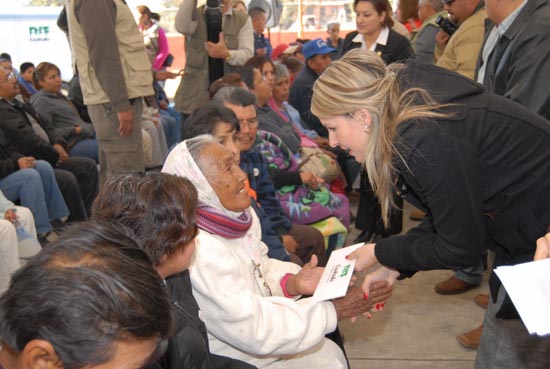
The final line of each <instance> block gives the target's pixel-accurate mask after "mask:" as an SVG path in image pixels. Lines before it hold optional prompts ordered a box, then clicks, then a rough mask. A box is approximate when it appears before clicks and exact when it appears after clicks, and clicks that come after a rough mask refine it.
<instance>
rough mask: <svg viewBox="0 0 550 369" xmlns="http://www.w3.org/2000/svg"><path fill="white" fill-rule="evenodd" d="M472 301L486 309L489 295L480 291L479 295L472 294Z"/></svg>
mask: <svg viewBox="0 0 550 369" xmlns="http://www.w3.org/2000/svg"><path fill="white" fill-rule="evenodd" d="M474 302H475V303H476V304H478V305H479V306H481V307H482V308H484V309H485V310H487V306H488V305H489V295H487V294H484V293H480V294H479V295H475V296H474Z"/></svg>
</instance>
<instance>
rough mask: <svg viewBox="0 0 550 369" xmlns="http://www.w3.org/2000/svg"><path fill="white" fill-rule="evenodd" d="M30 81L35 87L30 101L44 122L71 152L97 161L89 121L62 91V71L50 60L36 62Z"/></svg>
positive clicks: (97, 154)
mask: <svg viewBox="0 0 550 369" xmlns="http://www.w3.org/2000/svg"><path fill="white" fill-rule="evenodd" d="M32 79H33V84H34V87H35V88H36V89H37V90H38V91H37V92H36V93H35V94H34V95H32V97H31V99H30V100H31V104H32V106H33V108H34V109H35V110H36V112H37V113H38V114H40V116H41V117H42V119H44V120H45V121H46V122H47V123H49V124H51V125H52V126H54V127H55V128H56V129H57V130H59V131H60V132H61V135H62V136H63V138H64V139H65V140H66V141H67V142H66V149H67V150H66V151H67V152H68V153H69V155H71V156H84V157H87V158H92V159H94V160H95V161H96V162H99V153H98V148H97V141H96V139H95V132H94V128H93V126H92V124H91V123H88V122H85V121H84V120H82V118H81V117H80V115H78V110H77V109H76V107H75V106H74V105H73V103H72V102H71V101H70V100H69V99H67V98H66V97H65V95H63V94H62V93H61V84H62V83H63V81H62V80H61V71H60V70H59V68H58V67H57V66H56V65H55V64H52V63H48V62H43V63H40V64H38V65H37V66H36V68H35V70H34V73H33V77H32Z"/></svg>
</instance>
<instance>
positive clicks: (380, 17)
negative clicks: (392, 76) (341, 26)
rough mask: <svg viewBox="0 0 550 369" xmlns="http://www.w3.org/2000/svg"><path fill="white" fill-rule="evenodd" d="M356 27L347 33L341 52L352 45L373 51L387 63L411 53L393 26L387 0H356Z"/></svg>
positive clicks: (354, 6) (406, 43)
mask: <svg viewBox="0 0 550 369" xmlns="http://www.w3.org/2000/svg"><path fill="white" fill-rule="evenodd" d="M353 10H354V11H355V23H356V25H357V31H353V32H350V33H348V34H347V36H346V38H345V39H344V44H343V46H342V55H344V54H346V53H347V52H348V51H349V50H351V49H356V48H361V49H365V50H370V51H374V52H375V53H376V54H378V56H380V57H381V58H382V59H383V60H384V62H385V63H386V64H390V63H393V62H396V61H402V60H405V59H408V58H410V57H411V56H413V55H414V51H413V49H412V46H411V43H410V42H409V40H407V38H406V37H405V36H402V35H400V34H399V33H397V32H396V31H394V30H393V29H392V26H393V19H392V17H391V7H390V3H389V1H388V0H355V1H354V2H353Z"/></svg>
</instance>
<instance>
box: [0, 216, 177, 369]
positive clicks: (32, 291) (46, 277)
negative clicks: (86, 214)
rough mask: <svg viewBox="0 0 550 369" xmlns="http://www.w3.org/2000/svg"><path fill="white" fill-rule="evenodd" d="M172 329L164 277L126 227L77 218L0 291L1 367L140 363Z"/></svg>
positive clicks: (158, 350) (74, 368) (90, 368)
mask: <svg viewBox="0 0 550 369" xmlns="http://www.w3.org/2000/svg"><path fill="white" fill-rule="evenodd" d="M171 331H172V313H171V311H170V301H169V299H168V296H167V295H166V292H165V291H164V288H162V281H161V279H160V278H159V276H158V275H157V273H156V272H155V271H154V270H153V268H152V267H151V262H150V261H149V258H148V257H147V255H146V254H145V253H144V252H143V251H141V250H140V249H139V248H138V247H137V245H136V241H135V240H134V238H133V236H130V234H129V233H128V232H127V231H125V230H124V228H121V227H117V228H114V227H112V226H109V225H107V224H96V223H81V224H79V225H77V226H76V227H74V228H73V229H71V230H69V231H66V232H64V234H63V235H61V236H60V237H59V239H57V240H56V241H55V243H54V244H52V245H51V247H47V248H44V249H43V250H42V252H41V253H40V254H38V255H37V256H35V257H33V258H32V259H30V260H29V262H28V263H27V264H26V265H25V266H24V267H23V268H21V269H20V270H19V271H18V272H16V273H15V274H14V275H13V277H12V280H11V284H10V287H9V289H8V290H7V291H6V292H5V293H4V294H3V295H2V297H0V365H1V366H2V368H4V369H33V368H34V369H35V368H49V369H62V368H65V369H69V368H71V369H82V368H87V369H106V368H142V367H144V366H146V365H147V364H148V363H150V362H151V361H153V360H155V358H157V357H158V356H159V355H160V354H162V353H163V351H164V349H165V347H166V342H167V339H168V337H169V335H170V334H171Z"/></svg>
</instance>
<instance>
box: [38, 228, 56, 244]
mask: <svg viewBox="0 0 550 369" xmlns="http://www.w3.org/2000/svg"><path fill="white" fill-rule="evenodd" d="M57 237H59V235H58V234H57V232H56V231H50V232H48V233H44V234H39V235H38V243H39V244H40V246H42V247H44V246H46V245H47V244H49V243H50V242H53V241H55V240H57Z"/></svg>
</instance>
